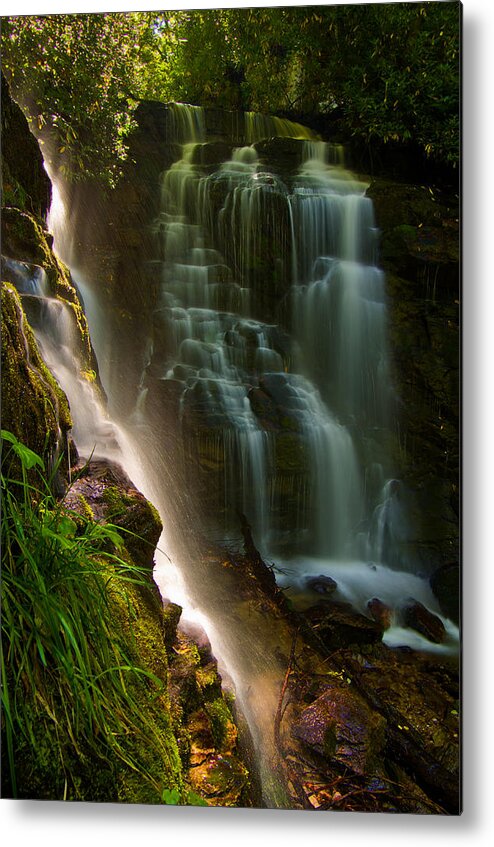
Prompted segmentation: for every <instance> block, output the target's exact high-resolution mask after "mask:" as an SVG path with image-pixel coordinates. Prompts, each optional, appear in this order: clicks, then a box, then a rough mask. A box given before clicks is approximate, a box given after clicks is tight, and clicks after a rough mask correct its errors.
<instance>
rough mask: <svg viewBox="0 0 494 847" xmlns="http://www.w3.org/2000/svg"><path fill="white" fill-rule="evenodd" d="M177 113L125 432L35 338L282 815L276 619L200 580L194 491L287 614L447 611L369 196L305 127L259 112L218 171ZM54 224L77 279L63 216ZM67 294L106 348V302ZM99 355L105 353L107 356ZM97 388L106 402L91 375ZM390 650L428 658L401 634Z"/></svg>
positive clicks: (193, 118) (196, 119)
mask: <svg viewBox="0 0 494 847" xmlns="http://www.w3.org/2000/svg"><path fill="white" fill-rule="evenodd" d="M170 114H171V119H170V125H169V127H168V134H169V136H170V140H171V141H174V142H175V143H180V144H181V145H182V153H181V159H179V160H178V161H177V162H175V163H174V164H173V165H172V166H171V167H170V168H169V169H168V170H166V171H165V172H164V173H163V176H162V181H161V186H160V191H161V211H160V214H159V216H158V218H157V219H156V220H155V221H154V222H153V225H152V229H153V232H154V238H155V245H156V247H155V254H154V255H152V256H150V257H149V270H150V273H151V272H152V275H153V279H156V272H157V275H158V286H159V296H158V304H157V308H156V309H155V311H154V314H153V316H152V321H150V322H149V325H150V326H152V334H151V336H150V337H149V338H148V339H147V342H146V344H145V345H144V347H145V348H146V349H147V350H148V359H147V362H146V367H145V370H144V372H143V374H142V380H141V385H140V395H139V401H138V404H137V408H136V410H135V411H134V414H133V415H132V416H131V418H130V419H128V420H126V421H119V425H118V426H117V425H116V424H114V423H113V422H110V421H109V419H108V417H107V416H106V415H105V413H104V412H103V411H102V407H101V404H100V403H99V399H98V401H97V403H96V406H95V405H94V404H93V405H91V403H92V401H91V400H88V398H87V397H86V396H85V395H84V402H83V404H82V406H83V407H84V408H85V409H86V410H87V409H89V408H91V412H90V415H89V418H91V420H88V419H87V417H86V418H85V417H84V416H83V415H82V412H81V415H79V411H77V412H76V410H77V409H78V403H77V401H78V398H77V397H76V396H75V395H74V390H73V389H74V382H73V376H70V374H69V370H70V368H68V369H65V370H64V366H63V361H64V354H63V352H62V355H60V350H63V349H69V348H70V344H69V343H68V342H67V340H63V338H62V336H60V337H59V336H56V335H53V330H52V338H51V341H48V340H47V338H46V331H45V332H44V331H43V329H40V330H39V337H40V342H41V345H42V347H43V351H44V353H45V355H46V357H47V360H50V361H49V364H50V365H51V366H52V367H53V371H54V372H55V374H56V375H57V376H59V379H60V382H61V384H62V387H63V388H64V389H65V390H66V392H67V393H68V395H69V401H70V402H71V405H72V402H74V409H73V411H74V412H76V414H74V417H75V418H76V426H78V421H80V427H81V432H80V433H77V437H76V443H78V439H79V438H80V444H84V449H92V446H93V445H94V444H95V443H97V444H98V445H100V446H99V448H98V449H101V450H104V449H105V438H106V437H107V436H108V438H107V440H106V447H107V448H108V449H110V452H111V457H112V458H114V459H116V460H117V461H120V462H121V464H123V465H124V467H125V469H126V470H127V472H128V474H129V476H130V477H131V478H132V479H133V481H134V483H135V484H136V485H137V486H138V487H139V488H140V489H141V491H143V493H144V494H145V495H146V496H147V497H149V499H150V500H152V501H153V502H154V504H155V505H156V506H157V507H158V509H159V511H160V514H161V517H162V519H163V523H164V525H165V534H164V535H163V537H162V539H161V540H160V545H159V546H160V548H161V549H162V550H166V553H167V555H166V556H164V555H163V553H162V552H160V551H158V553H157V559H156V561H157V566H156V570H155V577H156V581H157V583H158V585H159V587H160V590H161V592H162V595H163V597H164V598H168V599H172V600H174V601H175V602H178V603H180V604H181V605H182V606H183V607H184V617H183V620H184V625H187V623H191V624H194V623H195V622H199V623H200V624H201V625H202V626H203V627H204V628H205V629H206V632H207V634H208V636H209V638H210V641H211V643H212V647H213V651H214V653H215V655H216V656H217V658H218V659H219V663H220V669H221V670H222V672H223V674H224V676H225V678H227V679H229V680H230V681H231V684H232V685H233V686H234V688H235V691H236V696H237V701H238V703H239V705H240V708H241V710H242V711H243V713H244V715H245V717H246V720H247V722H248V724H249V728H250V732H251V734H252V737H253V741H254V745H255V748H256V751H257V757H258V763H259V771H260V774H261V779H262V784H263V798H264V802H265V803H266V805H268V806H283V805H286V804H287V800H286V797H285V796H284V791H283V789H282V787H281V785H280V783H279V780H278V777H277V767H276V755H277V753H276V749H275V746H274V742H273V720H274V715H275V712H276V708H277V702H278V696H279V690H280V684H281V681H282V679H283V675H284V672H285V670H286V661H285V663H284V662H283V660H282V659H280V657H279V656H278V655H277V651H276V634H273V631H272V629H270V626H272V622H269V621H266V620H263V616H262V613H258V614H255V613H249V615H248V616H247V617H246V618H245V619H242V620H241V619H240V617H239V615H237V614H236V613H235V611H234V609H232V604H231V598H232V596H234V593H235V581H234V577H233V576H232V574H231V573H230V572H229V571H228V570H225V572H224V574H223V575H222V581H221V582H220V581H219V580H217V578H216V576H217V574H216V572H215V577H214V578H211V575H210V574H209V572H208V571H207V569H206V568H205V566H204V559H203V557H202V556H201V554H200V542H199V541H198V540H197V538H196V537H195V530H197V529H198V527H197V526H196V522H197V520H198V513H197V512H196V510H195V507H193V506H191V499H190V497H189V490H192V489H194V490H195V492H196V494H197V493H198V495H199V497H200V498H202V500H201V502H200V503H199V507H200V508H199V510H198V511H199V512H200V513H202V514H201V517H202V523H201V524H200V527H199V529H200V531H204V530H207V531H209V532H210V534H211V535H212V536H214V537H218V536H220V537H221V538H223V539H225V538H230V539H231V538H235V537H237V539H238V537H239V525H240V524H239V520H240V516H241V515H244V516H245V517H246V518H247V520H248V522H249V524H250V525H251V527H252V532H253V536H254V540H255V542H256V545H257V547H258V548H259V549H260V550H261V552H262V554H263V556H264V558H266V559H269V560H272V561H274V562H275V563H276V565H277V566H279V573H278V581H279V584H280V585H281V586H282V587H284V588H285V589H286V591H287V592H288V593H291V595H292V596H293V597H296V596H297V595H298V594H299V593H304V591H305V587H306V585H307V582H308V578H309V577H310V576H314V575H316V576H317V575H320V574H326V575H328V576H332V577H333V578H334V579H335V580H336V582H337V584H338V589H337V595H336V596H339V597H340V598H343V599H345V600H346V601H349V602H351V603H352V604H353V605H354V606H355V607H356V608H357V609H359V610H360V611H362V612H363V613H366V611H367V610H366V604H367V601H368V600H369V599H370V598H372V597H379V598H380V599H382V600H383V602H386V603H387V604H388V605H389V606H391V608H395V607H398V606H399V604H400V602H401V601H402V600H403V599H404V598H406V597H408V596H410V595H411V596H413V597H415V598H416V599H418V600H420V601H421V602H423V603H424V604H425V605H426V606H428V607H429V608H430V609H431V610H432V611H434V612H436V613H437V612H438V608H437V604H436V601H435V599H434V597H433V595H432V592H431V591H430V588H429V587H428V583H427V581H426V580H425V579H422V578H421V577H420V576H419V575H417V574H414V573H413V570H414V568H415V564H414V562H413V560H412V559H411V558H410V555H409V549H408V515H407V508H406V497H404V496H403V492H402V488H401V484H400V482H399V480H397V479H394V475H395V474H396V471H395V469H394V468H393V466H392V463H391V461H390V459H389V456H388V453H387V450H386V432H388V431H389V427H390V425H391V421H392V413H393V399H394V398H393V394H392V389H391V380H390V374H389V356H388V352H387V341H386V302H385V294H384V278H383V274H382V272H381V270H380V269H379V268H378V267H377V265H376V252H377V251H376V246H377V231H376V226H375V222H374V217H373V209H372V204H371V202H370V200H369V199H368V198H367V197H366V196H365V190H366V186H365V184H363V183H361V182H360V181H359V180H357V179H355V177H354V176H353V175H351V174H350V173H349V172H348V171H346V170H345V169H344V167H343V164H342V151H341V149H340V148H337V147H332V146H330V145H328V144H325V143H323V142H320V141H318V140H316V139H315V137H314V136H313V135H312V134H311V133H310V132H309V131H308V130H306V129H305V128H301V127H299V126H298V125H296V124H291V123H290V122H289V121H279V120H275V119H270V118H268V117H266V116H257V117H256V116H253V115H252V114H250V115H248V116H246V118H245V125H244V127H243V130H242V129H241V128H240V127H237V134H238V146H231V148H230V156H229V158H228V157H227V159H226V160H225V159H224V158H223V160H222V161H211V159H210V158H208V151H207V145H206V129H205V120H204V114H203V112H202V110H200V109H198V108H197V107H187V106H180V105H176V106H174V107H172V108H170ZM274 136H284V137H289V138H290V137H291V138H293V139H298V140H297V143H296V145H295V147H296V148H297V156H298V164H297V166H296V167H293V166H292V168H291V170H290V172H289V175H288V176H287V177H283V178H282V177H281V176H280V174H279V173H278V172H277V170H276V169H275V168H273V169H269V168H268V167H267V166H266V164H265V162H264V161H263V160H262V159H261V155H260V149H261V147H262V145H259V143H258V142H262V140H263V139H266V138H267V139H269V138H272V137H274ZM51 223H52V227H53V228H54V229H55V230H58V232H57V237H56V239H55V246H56V249H57V251H58V252H59V254H61V256H62V258H64V259H65V261H67V263H68V264H69V265H70V264H71V255H70V251H69V249H68V243H69V240H68V236H69V235H70V232H69V230H70V226H69V221H68V218H67V217H63V218H62V219H61V221H59V224H60V223H61V227H60V226H57V223H56V221H55V220H54V217H53V216H52V222H51ZM76 278H77V281H78V284H79V286H80V288H81V289H83V292H84V297H85V301H86V305H88V306H89V308H88V310H87V311H88V319H89V323H90V328H91V331H93V330H94V328H95V327H96V331H97V332H98V330H97V327H98V323H99V325H101V324H102V320H101V311H100V303H99V301H98V291H97V288H96V287H94V286H93V287H92V288H91V286H89V288H87V289H86V283H85V280H84V278H83V276H81V275H80V273H78V274H77V276H76ZM56 308H57V309H58V310H59V311H60V308H59V306H57V307H56ZM54 311H55V307H53V306H52V305H48V312H51V313H52V312H54ZM53 317H54V315H53V314H51V316H50V319H49V325H50V326H51V327H53ZM59 317H61V315H59ZM45 330H46V326H45ZM98 338H100V334H99V332H98ZM95 347H96V352H97V353H98V354H100V355H102V356H104V355H105V348H104V345H103V343H102V342H99V343H96V344H95ZM57 351H58V352H57ZM70 367H72V368H74V362H72V363H71V365H70ZM117 367H118V363H117ZM100 372H101V375H102V381H103V384H104V387H105V389H106V390H107V391H108V393H109V394H110V395H111V392H112V391H113V390H114V389H113V387H112V386H110V385H107V384H106V381H105V363H104V362H102V361H100ZM121 383H122V380H121V382H120V384H121ZM88 385H89V390H92V389H91V385H90V384H88V383H87V381H86V385H85V387H84V390H85V391H86V390H87V386H88ZM77 391H79V386H78V384H77V386H76V392H75V394H77ZM73 397H74V400H72V398H73ZM111 399H112V397H110V400H111ZM116 399H117V400H118V398H116ZM98 404H99V405H98ZM117 405H118V403H117ZM96 409H97V411H95V410H96ZM95 421H96V422H99V421H101V422H102V423H101V426H100V425H99V423H98V425H97V426H96V430H97V431H95ZM164 422H165V423H164ZM108 427H109V429H110V431H108ZM170 432H171V433H172V435H173V438H172V437H171V435H170ZM170 438H172V440H170ZM115 443H116V445H117V449H116V450H115V451H113V445H114V444H115ZM170 444H172V447H170ZM177 445H179V446H178V448H177ZM79 446H80V445H79ZM112 451H113V452H112ZM188 486H190V488H189V487H188ZM201 486H202V487H201ZM203 501H204V502H203ZM191 528H193V529H192V530H191ZM170 559H171V560H172V562H173V564H171V563H170ZM445 623H446V626H447V631H448V637H449V639H450V640H449V642H448V644H447V645H446V647H438V648H437V649H448V648H449V646H450V645H451V644H452V643H454V641H455V639H457V631H456V629H455V628H454V627H453V625H452V624H450V622H447V621H446V622H445ZM387 639H388V641H389V643H400V644H404V643H409V644H411V645H412V646H419V647H421V648H422V649H423V648H424V647H427V649H432V645H430V644H427V643H426V642H425V639H423V638H421V637H420V636H418V635H417V634H415V635H414V634H413V633H411V631H410V630H407V631H404V630H403V629H401V628H400V627H396V628H394V629H392V630H390V631H388V634H387ZM270 645H273V646H270Z"/></svg>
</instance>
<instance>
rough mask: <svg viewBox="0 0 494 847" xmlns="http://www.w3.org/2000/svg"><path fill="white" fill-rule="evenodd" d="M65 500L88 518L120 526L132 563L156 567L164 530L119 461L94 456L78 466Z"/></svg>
mask: <svg viewBox="0 0 494 847" xmlns="http://www.w3.org/2000/svg"><path fill="white" fill-rule="evenodd" d="M65 503H66V505H67V506H68V507H69V508H70V509H73V510H74V511H75V512H78V513H79V514H82V515H84V516H86V517H91V518H92V519H94V520H96V521H102V522H105V523H111V524H113V525H114V526H116V527H121V528H122V529H123V530H124V532H122V534H121V538H122V541H123V544H124V547H125V548H126V550H127V551H128V553H129V555H130V557H131V560H132V561H133V563H134V564H136V565H138V566H140V567H144V568H152V567H153V565H154V552H155V548H156V545H157V543H158V539H159V537H160V535H161V531H162V529H163V525H162V523H161V519H160V517H159V514H158V512H157V511H156V509H155V508H154V506H153V505H152V503H150V502H149V500H146V498H145V497H144V495H143V494H141V492H140V491H138V490H137V489H136V488H135V486H134V485H133V483H132V482H131V480H130V479H129V477H128V476H127V474H126V473H125V471H124V470H123V469H122V468H121V466H120V465H118V464H117V463H116V462H111V461H109V460H106V459H97V460H96V459H95V460H92V461H90V462H88V463H87V464H86V465H85V466H84V467H83V468H81V469H79V473H78V476H77V478H76V479H75V481H73V482H72V484H71V486H70V489H69V491H68V493H67V495H66V497H65Z"/></svg>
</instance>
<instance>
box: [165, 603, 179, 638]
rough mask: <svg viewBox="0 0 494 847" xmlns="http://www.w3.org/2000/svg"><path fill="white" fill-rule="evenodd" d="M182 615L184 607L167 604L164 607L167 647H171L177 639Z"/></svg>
mask: <svg viewBox="0 0 494 847" xmlns="http://www.w3.org/2000/svg"><path fill="white" fill-rule="evenodd" d="M181 614H182V607H181V606H178V605H177V604H176V603H166V604H165V605H164V606H163V630H164V637H165V644H166V646H167V647H171V646H172V645H173V643H174V641H175V639H176V637H177V627H178V622H179V620H180V616H181Z"/></svg>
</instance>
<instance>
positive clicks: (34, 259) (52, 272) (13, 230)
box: [2, 207, 98, 374]
mask: <svg viewBox="0 0 494 847" xmlns="http://www.w3.org/2000/svg"><path fill="white" fill-rule="evenodd" d="M2 253H3V254H4V255H5V256H8V257H9V258H11V259H15V260H17V261H20V262H27V263H28V264H32V265H36V266H38V267H40V268H42V269H43V270H44V271H45V273H46V280H47V287H48V292H49V294H50V296H52V297H58V298H59V299H61V300H63V301H64V302H65V303H66V304H67V306H68V307H69V308H70V310H71V311H72V314H73V318H74V324H75V327H76V329H77V334H78V354H79V357H80V360H81V366H82V369H83V370H87V371H88V372H90V371H94V372H95V373H96V374H97V371H98V366H97V362H96V357H95V355H94V351H93V348H92V345H91V339H90V335H89V327H88V323H87V319H86V315H85V314H84V310H83V308H82V305H81V302H80V300H79V296H78V293H77V290H76V288H75V286H74V283H73V281H72V278H71V275H70V271H69V269H68V268H67V266H66V265H65V264H64V263H63V262H61V261H60V259H58V257H57V256H56V255H55V253H54V252H53V236H52V235H51V234H50V233H48V232H46V230H45V229H44V228H43V226H42V225H41V223H40V222H39V221H38V220H37V219H36V218H35V217H34V216H33V215H31V214H29V213H28V212H23V211H20V210H19V209H16V208H12V207H10V208H3V209H2Z"/></svg>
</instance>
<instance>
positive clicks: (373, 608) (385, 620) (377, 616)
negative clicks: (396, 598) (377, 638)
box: [367, 597, 393, 629]
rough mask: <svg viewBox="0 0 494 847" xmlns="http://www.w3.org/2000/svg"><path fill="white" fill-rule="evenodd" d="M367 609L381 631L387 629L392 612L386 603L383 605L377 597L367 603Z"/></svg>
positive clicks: (390, 621)
mask: <svg viewBox="0 0 494 847" xmlns="http://www.w3.org/2000/svg"><path fill="white" fill-rule="evenodd" d="M367 608H368V610H369V613H370V615H371V617H372V619H373V620H374V621H376V623H378V624H380V626H382V628H383V629H389V627H390V626H391V623H392V619H393V610H392V609H390V607H389V606H387V605H386V603H383V601H382V600H379V598H378V597H373V598H372V600H369V602H368V603H367Z"/></svg>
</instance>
